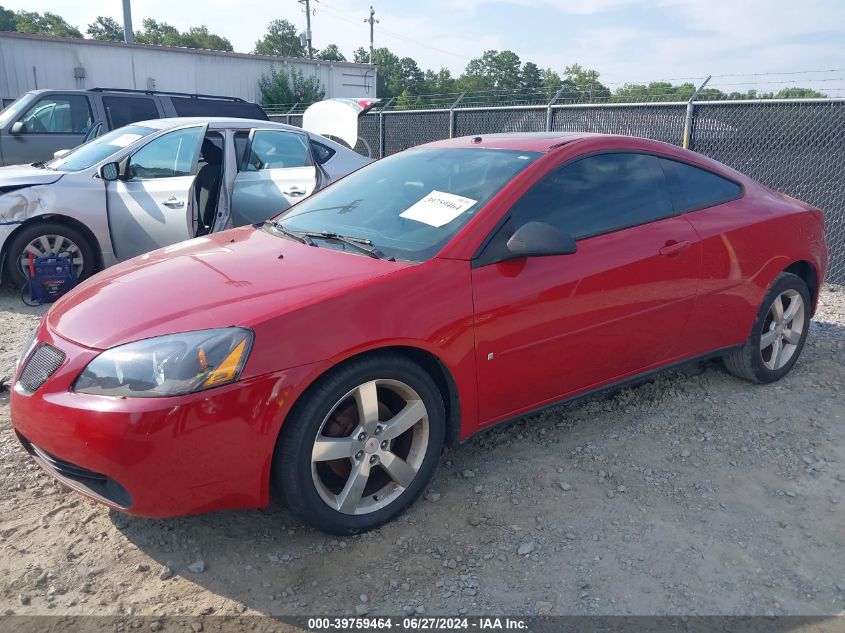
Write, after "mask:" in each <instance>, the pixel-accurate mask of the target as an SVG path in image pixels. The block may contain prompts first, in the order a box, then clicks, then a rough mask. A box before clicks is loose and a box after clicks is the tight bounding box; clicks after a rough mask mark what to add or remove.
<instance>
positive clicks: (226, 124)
mask: <svg viewBox="0 0 845 633" xmlns="http://www.w3.org/2000/svg"><path fill="white" fill-rule="evenodd" d="M206 123H207V124H208V126H209V127H210V128H230V127H232V128H254V127H258V128H265V129H274V130H296V131H298V132H302V131H303V129H302V128H301V127H296V126H295V125H287V124H285V123H276V122H275V121H264V120H262V119H242V118H236V117H224V116H183V117H171V118H168V119H148V120H146V121H135V122H134V123H130V125H143V126H144V127H150V128H153V129H155V130H169V129H170V128H174V127H180V126H182V125H197V124H206Z"/></svg>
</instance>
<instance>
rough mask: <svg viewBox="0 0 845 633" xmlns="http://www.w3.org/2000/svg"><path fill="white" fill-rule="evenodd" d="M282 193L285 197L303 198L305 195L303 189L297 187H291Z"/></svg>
mask: <svg viewBox="0 0 845 633" xmlns="http://www.w3.org/2000/svg"><path fill="white" fill-rule="evenodd" d="M282 193H283V194H285V195H286V196H304V195H305V189H299V188H297V187H291V188H290V189H288V190H287V191H283V192H282Z"/></svg>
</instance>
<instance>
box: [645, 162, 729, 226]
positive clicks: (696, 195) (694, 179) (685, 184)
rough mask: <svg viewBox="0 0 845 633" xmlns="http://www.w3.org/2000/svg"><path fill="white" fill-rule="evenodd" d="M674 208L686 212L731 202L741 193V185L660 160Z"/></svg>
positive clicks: (700, 170)
mask: <svg viewBox="0 0 845 633" xmlns="http://www.w3.org/2000/svg"><path fill="white" fill-rule="evenodd" d="M660 164H661V166H662V167H663V173H664V174H666V182H667V184H668V185H669V194H670V196H671V197H672V204H673V205H674V207H675V211H677V212H678V213H685V212H687V211H695V210H697V209H704V208H706V207H713V206H716V205H717V204H722V203H725V202H730V201H731V200H736V199H737V198H739V197H740V196H742V187H741V186H740V185H738V184H737V183H735V182H734V181H732V180H728V179H727V178H723V177H722V176H719V175H717V174H714V173H713V172H712V171H707V170H706V169H701V168H699V167H693V166H692V165H687V164H686V163H681V162H678V161H675V160H668V159H665V158H661V159H660Z"/></svg>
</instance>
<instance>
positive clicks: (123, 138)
mask: <svg viewBox="0 0 845 633" xmlns="http://www.w3.org/2000/svg"><path fill="white" fill-rule="evenodd" d="M139 138H141V135H140V134H121V135H120V136H118V137H117V138H116V139H114V140H113V141H110V142H109V145H113V146H114V147H126V146H127V145H131V144H132V143H134V142H135V141H137V140H138V139H139Z"/></svg>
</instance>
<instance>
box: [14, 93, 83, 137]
mask: <svg viewBox="0 0 845 633" xmlns="http://www.w3.org/2000/svg"><path fill="white" fill-rule="evenodd" d="M19 121H21V122H22V123H23V130H22V131H23V133H25V134H85V133H86V132H87V131H88V130H89V128H90V127H91V122H92V118H91V108H90V106H89V105H88V97H84V96H82V95H66V96H55V97H44V98H42V99H39V100H38V101H37V102H36V103H35V104H34V105H33V106H32V107H30V108H29V110H27V111H26V112H25V113H24V115H23V116H22V117H21V118H20V119H19Z"/></svg>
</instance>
